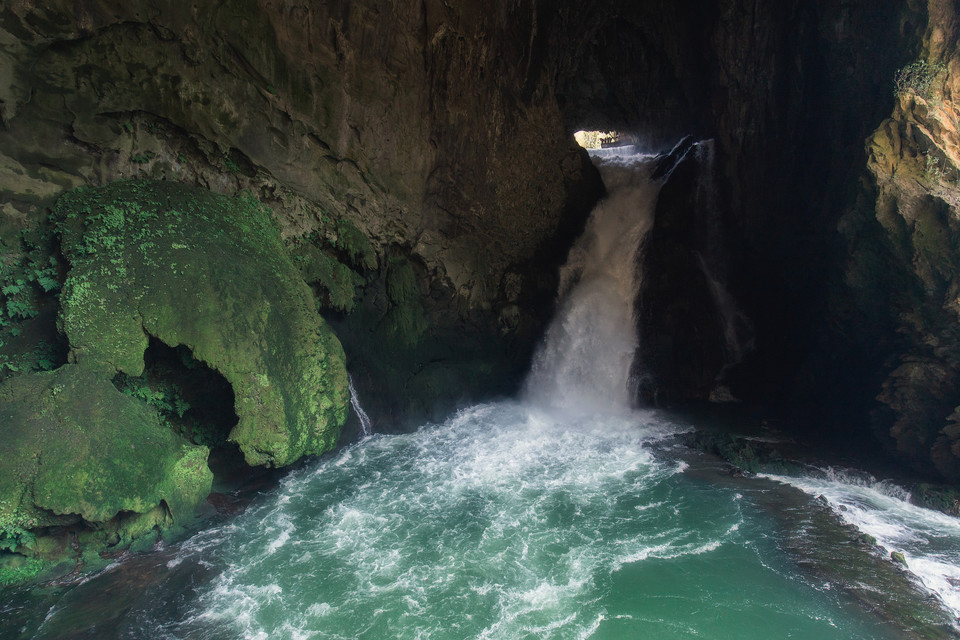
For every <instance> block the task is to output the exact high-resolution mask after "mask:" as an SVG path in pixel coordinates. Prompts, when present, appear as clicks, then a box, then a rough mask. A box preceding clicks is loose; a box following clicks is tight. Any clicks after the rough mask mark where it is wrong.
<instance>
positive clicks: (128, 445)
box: [0, 365, 213, 551]
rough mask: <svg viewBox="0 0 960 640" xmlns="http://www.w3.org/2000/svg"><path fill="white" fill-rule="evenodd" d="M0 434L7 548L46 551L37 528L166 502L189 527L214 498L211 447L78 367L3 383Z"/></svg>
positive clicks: (0, 530) (0, 504) (1, 522)
mask: <svg viewBox="0 0 960 640" xmlns="http://www.w3.org/2000/svg"><path fill="white" fill-rule="evenodd" d="M0 434H2V437H3V440H4V442H5V445H6V451H7V453H6V454H5V455H4V456H3V458H2V459H0V496H2V497H0V546H2V547H6V548H10V549H11V550H17V549H18V548H22V547H26V548H28V549H29V548H33V547H36V546H37V545H36V539H35V537H34V534H33V533H31V531H35V530H36V529H38V528H41V527H50V526H56V525H63V524H70V523H75V522H77V520H78V517H80V518H82V519H83V520H85V521H86V522H88V523H105V522H107V521H109V520H111V519H113V518H115V517H116V516H118V515H125V516H129V515H131V514H150V513H151V512H153V511H155V510H156V509H157V507H161V504H163V505H166V506H165V508H162V509H161V511H166V510H168V511H169V515H170V516H171V517H172V519H173V522H174V523H177V522H182V521H183V520H185V519H186V518H188V517H189V516H190V515H191V514H192V512H193V510H194V509H195V508H196V506H197V505H198V504H199V503H201V502H202V501H203V500H204V498H206V496H207V494H209V493H210V486H211V482H212V481H213V474H212V473H211V472H210V470H209V469H208V468H207V454H208V453H209V449H207V448H206V447H202V446H196V445H193V444H190V443H188V442H187V441H186V440H184V439H182V438H181V437H179V436H177V435H176V434H174V433H173V432H172V431H170V429H168V428H166V427H165V426H164V425H162V424H161V422H160V420H159V418H158V417H157V414H156V412H155V411H154V410H153V409H151V408H150V407H148V406H147V405H146V404H144V403H142V402H139V401H137V400H135V399H133V398H130V397H127V396H125V395H123V394H122V393H120V392H119V391H117V389H116V388H115V387H114V386H113V385H112V384H111V383H110V381H109V380H105V379H103V378H101V377H100V376H98V375H97V374H96V373H95V372H92V371H89V370H86V369H84V368H83V367H79V366H77V365H64V366H63V367H61V368H59V369H57V370H56V371H52V372H43V373H30V374H23V375H19V376H16V377H14V378H11V379H10V380H7V381H6V382H4V383H3V384H2V385H0ZM127 519H129V517H128V518H127ZM119 524H123V523H120V522H119V521H118V525H119ZM148 528H149V527H148ZM34 550H35V551H40V549H34Z"/></svg>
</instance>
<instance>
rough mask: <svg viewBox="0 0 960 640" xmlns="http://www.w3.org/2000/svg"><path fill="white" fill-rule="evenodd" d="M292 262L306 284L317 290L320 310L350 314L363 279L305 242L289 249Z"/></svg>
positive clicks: (330, 256) (324, 252)
mask: <svg viewBox="0 0 960 640" xmlns="http://www.w3.org/2000/svg"><path fill="white" fill-rule="evenodd" d="M291 252H292V253H293V255H294V262H295V263H296V265H297V266H298V267H299V268H300V273H301V274H302V275H303V279H304V280H305V281H306V282H309V283H311V284H314V285H316V286H317V287H318V288H319V294H318V297H319V303H320V306H321V307H327V308H331V309H336V310H338V311H346V312H348V313H349V312H350V311H352V310H353V306H354V301H355V299H356V295H357V289H358V288H359V287H361V286H363V283H364V280H363V278H362V277H361V276H360V275H359V274H358V273H356V272H355V271H353V270H352V269H351V268H350V267H348V266H347V265H345V264H343V263H342V262H340V261H339V260H337V259H336V258H335V257H333V256H332V255H330V254H329V253H327V252H326V251H323V250H322V249H320V248H318V247H316V246H315V245H313V244H310V243H309V242H301V243H299V244H297V245H296V246H294V247H292V248H291Z"/></svg>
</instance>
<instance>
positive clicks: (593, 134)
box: [573, 131, 624, 150]
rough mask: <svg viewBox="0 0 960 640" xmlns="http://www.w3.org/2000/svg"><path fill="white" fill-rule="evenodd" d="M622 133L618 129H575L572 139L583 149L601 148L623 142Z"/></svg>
mask: <svg viewBox="0 0 960 640" xmlns="http://www.w3.org/2000/svg"><path fill="white" fill-rule="evenodd" d="M623 138H624V136H623V134H621V133H620V132H619V131H577V132H576V133H574V134H573V139H574V140H576V141H577V144H578V145H580V146H581V147H583V148H584V149H587V150H590V149H602V148H603V147H615V146H617V145H619V144H622V142H623Z"/></svg>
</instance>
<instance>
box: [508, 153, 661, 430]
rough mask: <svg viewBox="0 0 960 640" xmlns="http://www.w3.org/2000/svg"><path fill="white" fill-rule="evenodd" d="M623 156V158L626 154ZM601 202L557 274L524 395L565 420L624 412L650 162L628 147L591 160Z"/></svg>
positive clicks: (653, 185) (653, 193)
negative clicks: (602, 192) (555, 297)
mask: <svg viewBox="0 0 960 640" xmlns="http://www.w3.org/2000/svg"><path fill="white" fill-rule="evenodd" d="M625 151H626V153H625ZM592 155H593V157H594V162H595V164H597V166H598V168H599V170H600V174H601V176H602V178H603V181H604V184H605V185H606V188H607V194H608V195H607V197H606V198H604V199H603V200H602V201H601V202H600V203H599V204H598V205H597V206H596V207H595V208H594V210H593V212H592V213H591V214H590V218H589V219H588V221H587V225H586V229H585V230H584V233H583V235H582V236H581V237H580V238H579V239H578V240H577V242H576V243H575V244H574V246H573V248H572V249H571V250H570V254H569V255H568V257H567V262H566V264H565V265H564V266H563V268H562V269H561V272H560V289H559V296H560V299H561V303H560V307H559V309H558V311H557V314H556V316H555V317H554V319H553V321H552V323H551V324H550V327H549V329H548V330H547V333H546V337H545V339H544V342H543V344H542V345H541V346H540V348H539V349H538V351H537V353H536V355H535V356H534V360H533V364H532V367H531V370H530V375H529V376H528V378H527V381H526V385H525V389H524V395H525V397H526V398H527V399H528V400H530V401H532V402H533V403H535V404H538V405H541V406H546V407H552V408H556V409H561V410H563V411H564V412H566V413H574V414H581V415H583V414H590V413H597V412H600V413H610V412H611V411H612V412H617V411H620V410H624V409H628V408H629V407H630V405H631V394H630V390H629V385H628V381H629V377H630V367H631V363H632V362H633V358H634V354H635V353H636V351H637V346H638V339H637V332H636V323H635V319H634V300H635V298H636V295H637V291H638V290H639V286H640V280H641V277H642V274H641V273H640V272H639V269H638V265H639V264H640V260H639V255H638V254H639V252H640V251H641V249H642V246H643V241H644V239H645V238H646V236H647V233H648V232H649V231H650V229H651V227H652V226H653V216H654V209H655V206H656V200H657V194H658V193H659V190H660V183H659V182H657V181H654V180H653V179H651V173H652V171H653V168H654V165H655V162H653V158H654V156H651V155H643V154H638V153H636V152H635V151H634V150H633V148H632V147H622V148H619V149H604V150H602V151H599V152H592Z"/></svg>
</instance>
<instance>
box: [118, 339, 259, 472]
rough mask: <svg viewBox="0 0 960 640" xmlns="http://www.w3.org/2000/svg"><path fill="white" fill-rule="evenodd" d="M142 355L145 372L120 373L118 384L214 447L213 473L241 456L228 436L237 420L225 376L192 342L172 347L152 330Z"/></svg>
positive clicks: (191, 438) (184, 433) (198, 440)
mask: <svg viewBox="0 0 960 640" xmlns="http://www.w3.org/2000/svg"><path fill="white" fill-rule="evenodd" d="M143 360H144V371H143V374H142V375H141V376H138V377H134V376H129V375H127V374H125V373H118V374H117V375H116V376H115V377H114V379H113V384H114V386H116V387H117V389H119V390H120V391H121V392H122V393H124V394H125V395H128V396H131V397H133V398H136V399H138V400H141V401H143V402H145V403H147V404H148V405H150V406H151V407H153V408H154V409H156V410H157V412H158V413H159V414H160V418H161V420H162V421H163V422H164V423H165V424H166V425H167V426H169V427H170V428H171V429H173V430H174V431H175V432H176V433H178V434H180V435H181V436H183V437H184V438H186V439H187V440H189V441H191V442H193V443H194V444H199V445H204V446H207V447H210V462H209V464H210V467H211V469H212V470H213V471H214V474H217V468H218V467H221V466H225V467H233V466H235V465H236V464H237V462H238V461H242V460H243V456H242V454H241V452H240V449H239V447H237V445H236V444H234V443H232V442H229V441H228V440H227V437H228V436H229V435H230V431H231V430H232V429H233V427H234V426H236V424H237V422H239V418H238V417H237V414H236V411H235V410H234V402H235V400H236V398H235V396H234V393H233V387H232V386H231V385H230V383H229V382H227V379H226V378H224V377H223V375H222V374H221V373H220V372H219V371H217V370H215V369H212V368H210V367H209V366H207V364H206V363H205V362H203V361H201V360H198V359H197V358H195V357H194V355H193V352H192V351H191V350H190V348H189V347H187V346H185V345H182V344H181V345H178V346H176V347H171V346H169V345H167V344H165V343H164V342H163V341H161V340H159V339H158V338H155V337H153V336H150V342H149V345H148V347H147V350H146V352H144V356H143Z"/></svg>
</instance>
